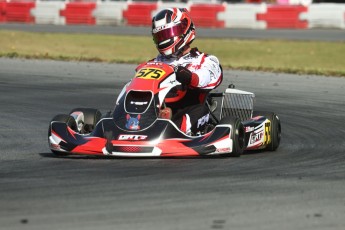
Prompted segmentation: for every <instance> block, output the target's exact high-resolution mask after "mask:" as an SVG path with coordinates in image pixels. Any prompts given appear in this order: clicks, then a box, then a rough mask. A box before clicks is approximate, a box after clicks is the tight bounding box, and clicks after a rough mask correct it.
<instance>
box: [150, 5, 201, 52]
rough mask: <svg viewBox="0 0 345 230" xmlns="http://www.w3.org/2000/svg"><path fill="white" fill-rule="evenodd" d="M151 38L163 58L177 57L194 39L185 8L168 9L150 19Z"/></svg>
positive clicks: (190, 21) (193, 29) (192, 25)
mask: <svg viewBox="0 0 345 230" xmlns="http://www.w3.org/2000/svg"><path fill="white" fill-rule="evenodd" d="M152 37H153V41H154V43H155V44H156V47H157V50H158V51H159V53H161V54H162V55H164V56H178V55H179V54H180V53H182V52H183V48H184V47H185V46H186V45H189V44H190V43H192V41H193V40H194V38H195V27H194V24H193V21H192V19H191V17H190V15H189V12H188V10H187V9H186V8H168V9H164V10H162V11H160V12H158V13H157V14H156V15H155V16H154V17H153V18H152Z"/></svg>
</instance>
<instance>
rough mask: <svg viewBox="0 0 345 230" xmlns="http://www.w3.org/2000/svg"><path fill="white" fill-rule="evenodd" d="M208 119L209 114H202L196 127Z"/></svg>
mask: <svg viewBox="0 0 345 230" xmlns="http://www.w3.org/2000/svg"><path fill="white" fill-rule="evenodd" d="M209 119H210V114H206V115H205V116H203V117H202V118H200V119H199V120H198V126H197V128H199V127H200V126H203V125H204V124H206V122H208V120H209Z"/></svg>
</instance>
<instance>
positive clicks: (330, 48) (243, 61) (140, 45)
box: [0, 31, 345, 76]
mask: <svg viewBox="0 0 345 230" xmlns="http://www.w3.org/2000/svg"><path fill="white" fill-rule="evenodd" d="M193 46H197V47H199V49H200V50H202V51H204V52H206V53H210V54H214V55H216V56H217V57H218V58H219V60H220V61H221V64H222V65H223V67H225V68H231V69H246V70H264V71H273V72H287V73H301V74H322V75H334V76H345V43H344V42H314V41H313V42H312V41H284V40H235V39H206V38H197V39H196V40H195V42H194V43H193ZM156 55H157V51H156V49H155V47H154V44H153V42H152V39H151V38H150V37H149V36H115V35H94V34H55V33H54V34H49V33H29V32H17V31H0V56H2V57H12V58H16V57H20V58H37V59H55V60H80V61H99V62H101V61H102V62H120V63H140V62H143V61H145V60H148V59H151V58H153V57H155V56H156Z"/></svg>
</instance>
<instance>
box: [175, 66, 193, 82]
mask: <svg viewBox="0 0 345 230" xmlns="http://www.w3.org/2000/svg"><path fill="white" fill-rule="evenodd" d="M175 74H176V80H177V81H179V82H180V83H181V84H182V85H185V86H189V85H190V83H191V81H192V72H191V71H190V70H189V69H187V68H186V67H183V66H176V67H175Z"/></svg>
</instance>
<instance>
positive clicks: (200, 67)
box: [151, 48, 223, 134]
mask: <svg viewBox="0 0 345 230" xmlns="http://www.w3.org/2000/svg"><path fill="white" fill-rule="evenodd" d="M151 61H157V62H164V63H166V64H169V65H171V66H174V67H179V66H182V67H185V68H187V69H188V70H189V71H190V72H189V71H188V70H187V71H188V72H189V73H190V74H191V79H190V81H189V82H188V85H187V93H186V95H185V96H184V97H183V98H182V99H181V100H179V101H178V102H174V103H167V106H168V107H170V108H171V109H172V112H173V116H172V121H173V122H174V123H175V124H176V125H177V126H178V127H179V128H180V129H181V131H183V132H184V133H186V134H196V132H198V130H200V128H201V127H202V126H203V125H204V124H205V123H207V122H208V119H209V109H208V108H207V106H206V103H205V101H206V98H207V95H208V93H209V92H210V91H211V90H212V89H215V88H216V87H218V86H219V85H220V84H221V82H222V79H223V71H222V68H221V66H220V64H219V61H218V59H217V57H215V56H213V55H207V54H205V53H202V52H200V51H199V50H198V49H197V48H193V49H191V50H190V52H189V53H187V54H185V55H183V56H182V57H179V58H174V57H171V58H167V57H166V56H163V55H161V54H159V55H158V56H157V57H156V58H155V59H153V60H151ZM175 69H176V68H175ZM178 75H179V72H178V71H177V72H176V76H177V80H179V78H178ZM180 82H181V81H180ZM181 83H182V84H183V82H181Z"/></svg>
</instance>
